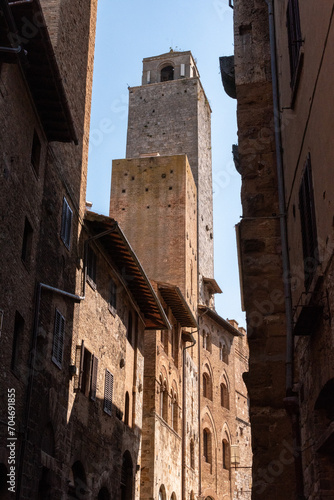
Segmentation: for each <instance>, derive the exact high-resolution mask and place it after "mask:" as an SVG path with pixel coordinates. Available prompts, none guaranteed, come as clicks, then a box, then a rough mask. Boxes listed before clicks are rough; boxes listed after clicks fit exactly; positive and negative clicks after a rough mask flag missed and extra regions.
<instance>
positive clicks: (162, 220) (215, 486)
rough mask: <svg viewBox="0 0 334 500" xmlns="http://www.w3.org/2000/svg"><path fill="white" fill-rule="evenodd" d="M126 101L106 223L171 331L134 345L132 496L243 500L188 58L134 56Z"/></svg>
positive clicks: (205, 161) (242, 438)
mask: <svg viewBox="0 0 334 500" xmlns="http://www.w3.org/2000/svg"><path fill="white" fill-rule="evenodd" d="M129 93H130V100H129V122H128V136H127V153H126V154H127V158H126V159H123V160H114V161H113V167H112V182H111V197H110V216H111V217H114V218H116V219H117V220H118V221H119V223H120V225H121V226H122V228H123V229H124V231H125V233H126V234H127V235H128V236H129V240H130V241H131V244H132V245H133V248H134V249H135V251H136V253H137V255H138V256H139V258H140V260H141V262H143V265H144V268H145V269H146V272H147V274H148V276H149V277H150V279H152V280H154V282H155V283H156V287H157V290H158V292H160V294H161V295H162V297H163V304H164V307H165V310H166V313H167V314H169V315H171V316H169V319H170V322H171V324H172V325H174V327H173V330H172V332H170V333H168V332H164V333H161V332H156V334H155V335H154V334H153V333H151V334H150V336H145V351H144V352H145V368H144V372H145V379H144V380H145V382H144V417H143V460H142V476H141V477H142V492H141V498H142V499H150V500H151V499H155V498H159V500H160V499H163V500H164V499H168V500H169V499H170V498H172V499H175V498H182V499H188V498H189V499H193V498H203V499H209V500H210V499H212V500H218V499H220V498H231V499H232V498H244V499H246V498H247V499H248V498H250V496H249V492H250V489H249V483H250V468H251V456H252V454H251V448H250V435H249V421H248V399H247V398H248V396H247V391H246V388H245V385H244V382H243V380H242V377H241V375H242V373H243V372H245V371H247V369H248V367H247V360H248V358H247V341H246V337H245V331H244V330H242V329H241V330H240V329H239V328H238V325H237V323H235V322H234V323H233V324H231V323H229V322H228V321H226V320H224V319H223V318H221V317H220V316H219V315H218V314H217V313H216V311H215V309H214V294H215V293H220V292H221V290H220V288H219V286H218V284H217V283H216V281H215V280H214V277H213V246H212V244H213V232H212V186H211V178H212V172H211V168H212V167H211V153H210V151H211V139H210V113H211V110H210V107H209V105H208V101H207V99H206V97H205V94H204V91H203V89H202V86H201V83H200V80H199V74H198V70H197V67H196V64H195V62H194V59H193V58H192V55H191V53H190V52H183V53H181V52H169V53H167V54H162V55H161V56H155V57H151V58H146V59H144V60H143V77H142V85H141V86H140V87H131V88H130V89H129ZM134 220H135V221H136V223H135V224H134ZM153 248H154V251H148V249H153ZM176 288H178V289H179V291H180V293H181V294H182V297H181V296H180V294H179V298H178V299H177V297H176V294H175V291H174V293H173V292H172V289H174V290H175V289H176ZM176 300H177V302H178V303H179V304H178V305H177V302H176ZM181 300H182V304H181ZM169 301H170V302H169ZM176 306H177V308H176V309H175V307H176ZM181 306H182V307H183V308H184V312H183V314H182V316H181V317H180V312H181V309H180V308H181ZM186 311H188V313H187V314H186ZM176 321H177V323H176ZM194 329H195V330H194ZM238 339H239V343H240V339H241V343H242V344H243V345H244V348H243V349H241V350H239V354H237V349H236V347H235V346H236V344H237V342H238ZM242 339H244V340H242ZM173 346H174V347H173ZM223 353H224V354H223ZM242 356H243V357H242ZM146 359H148V361H147V362H146ZM237 372H238V378H237V380H238V382H237V383H238V385H237V387H236V385H235V380H236V373H237ZM173 386H174V387H173ZM164 393H167V394H168V398H167V396H166V401H165V400H164V397H165V396H164ZM175 394H177V400H178V409H179V412H180V421H179V423H177V424H176V422H174V419H175V409H174V405H173V399H174V398H175ZM240 398H241V399H242V403H240ZM164 401H165V402H164ZM168 401H169V403H168ZM245 404H246V406H244V405H245ZM166 405H167V406H168V407H170V408H172V411H173V415H174V417H173V418H172V417H171V410H166V409H165V408H166ZM164 412H165V413H164ZM237 419H239V420H237ZM240 427H241V428H242V431H240ZM244 430H245V432H244ZM240 454H241V455H242V457H240ZM240 461H242V462H243V464H241V462H240ZM163 464H164V465H163ZM239 465H241V466H242V467H243V469H239V468H238V467H239ZM245 484H247V487H246V488H245Z"/></svg>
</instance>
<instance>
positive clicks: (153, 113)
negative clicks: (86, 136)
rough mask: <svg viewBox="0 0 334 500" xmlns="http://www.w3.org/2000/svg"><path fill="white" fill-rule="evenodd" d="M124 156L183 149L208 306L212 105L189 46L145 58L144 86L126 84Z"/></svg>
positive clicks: (201, 288)
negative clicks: (195, 211)
mask: <svg viewBox="0 0 334 500" xmlns="http://www.w3.org/2000/svg"><path fill="white" fill-rule="evenodd" d="M129 96H130V97H129V120H128V134H127V148H126V157H127V158H138V157H140V156H142V155H148V156H151V155H152V154H159V155H161V156H164V155H179V154H186V155H187V157H188V160H189V163H190V167H191V170H192V173H193V176H194V180H195V184H196V187H197V190H198V276H199V302H200V303H203V304H207V305H212V303H211V304H210V302H211V300H210V299H211V295H210V293H209V292H208V291H206V289H205V285H204V281H203V278H213V216H212V163H211V108H210V105H209V102H208V100H207V97H206V95H205V92H204V90H203V87H202V84H201V81H200V78H199V72H198V70H197V67H196V62H195V60H194V58H193V56H192V54H191V52H190V51H187V52H174V51H171V52H168V53H166V54H162V55H159V56H155V57H148V58H145V59H144V60H143V76H142V85H141V86H140V87H131V88H130V89H129Z"/></svg>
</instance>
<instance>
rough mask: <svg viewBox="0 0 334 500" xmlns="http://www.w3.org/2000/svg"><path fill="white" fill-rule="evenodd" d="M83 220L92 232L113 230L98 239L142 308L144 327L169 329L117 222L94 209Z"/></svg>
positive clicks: (164, 316)
mask: <svg viewBox="0 0 334 500" xmlns="http://www.w3.org/2000/svg"><path fill="white" fill-rule="evenodd" d="M85 223H86V225H87V227H88V229H89V231H90V233H91V234H92V235H97V234H100V233H103V232H105V231H107V230H109V229H113V232H111V233H109V234H106V235H105V236H102V237H101V238H99V240H98V241H99V243H100V244H101V245H102V246H103V248H104V250H105V251H106V252H107V254H108V255H110V258H111V260H112V262H113V263H114V265H115V266H116V267H117V268H118V270H119V272H120V274H121V276H122V279H123V281H124V282H125V284H126V286H127V288H128V289H129V291H130V292H131V294H132V296H133V298H134V300H135V302H136V303H137V305H138V307H139V309H140V311H141V312H142V314H143V316H144V319H145V328H146V329H148V330H159V329H164V330H165V329H166V328H167V329H170V328H171V325H170V324H169V321H168V318H167V316H166V314H165V311H164V310H163V307H162V305H161V303H160V301H159V299H158V297H157V295H156V294H155V292H154V290H153V288H152V285H151V283H150V281H149V279H148V277H147V276H146V274H145V271H144V269H143V268H142V266H141V264H140V262H139V260H138V258H137V256H136V254H135V253H134V251H133V250H132V248H131V245H130V243H129V242H128V240H127V239H126V237H125V235H124V233H123V232H122V230H121V228H120V227H119V225H118V223H117V222H116V221H115V220H114V219H111V218H110V217H106V216H104V215H99V214H96V213H94V212H86V215H85Z"/></svg>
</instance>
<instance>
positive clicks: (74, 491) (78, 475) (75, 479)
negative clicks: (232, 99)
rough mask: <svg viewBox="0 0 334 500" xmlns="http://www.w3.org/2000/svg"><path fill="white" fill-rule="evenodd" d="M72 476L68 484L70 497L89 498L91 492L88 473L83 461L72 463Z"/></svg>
mask: <svg viewBox="0 0 334 500" xmlns="http://www.w3.org/2000/svg"><path fill="white" fill-rule="evenodd" d="M71 472H72V476H71V479H70V483H69V486H68V493H69V497H70V498H88V495H89V493H90V491H89V489H88V487H87V480H86V473H85V469H84V467H83V465H82V463H81V462H79V461H77V462H75V463H74V464H73V465H72V471H71Z"/></svg>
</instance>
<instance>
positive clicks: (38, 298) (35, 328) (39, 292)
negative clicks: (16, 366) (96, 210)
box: [15, 225, 117, 500]
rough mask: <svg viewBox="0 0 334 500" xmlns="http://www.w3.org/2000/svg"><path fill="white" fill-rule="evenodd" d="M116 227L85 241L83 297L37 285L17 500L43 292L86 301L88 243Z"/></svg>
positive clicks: (41, 284) (19, 491)
mask: <svg viewBox="0 0 334 500" xmlns="http://www.w3.org/2000/svg"><path fill="white" fill-rule="evenodd" d="M116 227H117V226H116V225H114V226H113V227H112V228H111V229H108V231H103V233H99V234H97V235H95V236H92V237H91V238H88V239H87V240H85V243H84V280H83V289H82V295H76V294H73V293H70V292H66V291H65V290H61V289H60V288H55V287H53V286H50V285H47V284H45V283H41V282H39V283H37V286H36V299H35V314H34V324H33V333H32V341H31V350H30V355H29V372H30V376H29V379H28V387H27V397H26V411H25V419H24V424H23V431H22V436H23V439H22V444H21V450H20V457H19V466H18V475H17V488H16V495H15V498H16V499H17V500H20V498H21V483H22V473H23V466H24V455H25V447H26V441H27V438H28V435H27V431H28V424H29V418H30V410H31V400H32V392H33V385H34V377H35V356H36V350H37V332H38V322H39V312H40V305H41V295H42V290H43V289H44V290H49V291H51V292H54V293H57V294H60V295H63V296H64V297H68V298H70V299H72V300H75V301H78V302H81V301H82V300H85V298H86V279H87V248H88V243H89V242H90V241H92V240H97V239H99V238H102V237H103V236H106V235H107V234H110V233H112V232H114V231H115V229H116Z"/></svg>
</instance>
